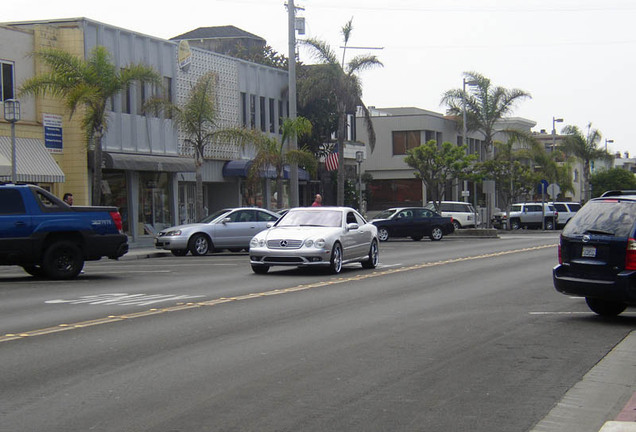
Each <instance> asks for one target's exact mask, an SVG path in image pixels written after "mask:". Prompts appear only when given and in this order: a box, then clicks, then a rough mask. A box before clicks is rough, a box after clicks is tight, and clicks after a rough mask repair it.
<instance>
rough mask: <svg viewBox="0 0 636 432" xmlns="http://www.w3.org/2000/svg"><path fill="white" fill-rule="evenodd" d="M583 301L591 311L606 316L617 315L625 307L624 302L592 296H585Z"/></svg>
mask: <svg viewBox="0 0 636 432" xmlns="http://www.w3.org/2000/svg"><path fill="white" fill-rule="evenodd" d="M585 302H586V303H587V306H588V307H589V308H590V310H591V311H592V312H594V313H596V314H598V315H601V316H607V317H612V316H616V315H619V314H620V313H621V312H623V311H624V310H625V309H626V308H627V306H626V305H625V303H621V302H617V301H610V300H603V299H599V298H593V297H585Z"/></svg>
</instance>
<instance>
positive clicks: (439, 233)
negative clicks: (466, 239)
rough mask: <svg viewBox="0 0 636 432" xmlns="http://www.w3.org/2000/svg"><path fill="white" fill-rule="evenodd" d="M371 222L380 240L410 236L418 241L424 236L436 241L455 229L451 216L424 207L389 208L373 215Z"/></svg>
mask: <svg viewBox="0 0 636 432" xmlns="http://www.w3.org/2000/svg"><path fill="white" fill-rule="evenodd" d="M371 223H372V224H373V225H375V226H377V227H378V238H379V239H380V241H387V240H388V239H389V238H391V237H410V238H412V239H413V240H415V241H419V240H421V239H422V237H424V236H428V237H429V238H430V239H431V240H433V241H438V240H441V239H442V237H444V236H445V235H447V234H451V233H452V232H454V231H455V227H454V225H453V218H451V217H444V216H441V215H440V214H439V213H436V212H434V211H433V210H430V209H427V208H424V207H395V208H390V209H387V210H384V211H382V212H381V213H379V214H378V215H377V216H375V218H373V220H372V221H371Z"/></svg>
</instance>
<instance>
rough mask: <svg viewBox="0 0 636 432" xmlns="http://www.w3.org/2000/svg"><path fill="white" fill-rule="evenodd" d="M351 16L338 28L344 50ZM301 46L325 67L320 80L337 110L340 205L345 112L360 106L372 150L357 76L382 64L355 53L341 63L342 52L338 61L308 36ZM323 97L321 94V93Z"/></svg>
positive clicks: (325, 46)
mask: <svg viewBox="0 0 636 432" xmlns="http://www.w3.org/2000/svg"><path fill="white" fill-rule="evenodd" d="M352 21H353V18H352V19H351V20H349V21H348V22H347V23H346V24H345V25H344V26H343V27H342V29H341V33H342V36H343V39H344V44H345V51H346V46H347V43H348V42H349V38H350V36H351V32H352V30H353V25H352ZM302 43H303V44H304V45H307V46H308V47H310V48H311V50H312V54H313V55H314V57H315V58H316V60H318V61H319V62H320V63H322V64H324V65H326V66H327V67H326V68H320V69H319V71H320V72H321V73H322V74H323V75H322V79H323V80H326V81H328V82H330V83H331V86H330V92H331V95H330V96H331V97H333V98H334V100H335V102H336V110H337V112H338V129H337V137H338V149H339V151H338V194H337V204H338V205H344V191H345V170H344V168H345V167H344V141H345V133H346V130H347V114H348V113H354V112H355V111H356V108H357V107H358V106H360V107H362V110H363V112H364V116H365V125H366V128H367V132H368V135H369V147H370V149H371V151H373V149H374V147H375V131H374V130H373V124H372V123H371V118H370V116H369V111H368V110H367V108H366V106H365V105H364V103H363V102H362V83H361V82H360V78H359V76H358V75H357V74H358V73H359V72H362V71H363V70H366V69H369V68H372V67H375V66H383V64H382V62H380V60H378V58H377V57H376V56H374V55H359V56H356V57H354V58H352V59H351V60H350V61H349V62H347V63H346V64H345V53H346V52H343V54H342V63H340V62H339V61H338V58H337V57H336V54H335V52H334V50H333V49H332V48H331V47H330V46H329V45H328V44H327V43H325V42H323V41H320V40H317V39H314V38H309V39H305V40H303V41H302ZM322 97H324V95H322Z"/></svg>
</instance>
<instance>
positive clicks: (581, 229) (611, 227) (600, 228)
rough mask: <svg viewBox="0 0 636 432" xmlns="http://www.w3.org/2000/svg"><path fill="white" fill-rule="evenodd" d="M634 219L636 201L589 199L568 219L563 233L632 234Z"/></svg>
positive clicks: (624, 235)
mask: <svg viewBox="0 0 636 432" xmlns="http://www.w3.org/2000/svg"><path fill="white" fill-rule="evenodd" d="M634 221H636V202H634V201H621V200H619V199H607V200H595V201H590V202H588V203H587V204H586V205H584V206H583V207H582V208H581V210H579V211H578V212H577V213H576V215H575V216H574V217H573V218H572V219H570V222H568V224H567V225H566V226H565V228H564V229H563V235H564V236H569V235H576V234H607V235H611V236H616V237H628V236H631V235H632V231H633V227H634Z"/></svg>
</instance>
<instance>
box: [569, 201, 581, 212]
mask: <svg viewBox="0 0 636 432" xmlns="http://www.w3.org/2000/svg"><path fill="white" fill-rule="evenodd" d="M568 207H570V211H573V212H577V211H579V210H581V204H574V203H572V204H568Z"/></svg>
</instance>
